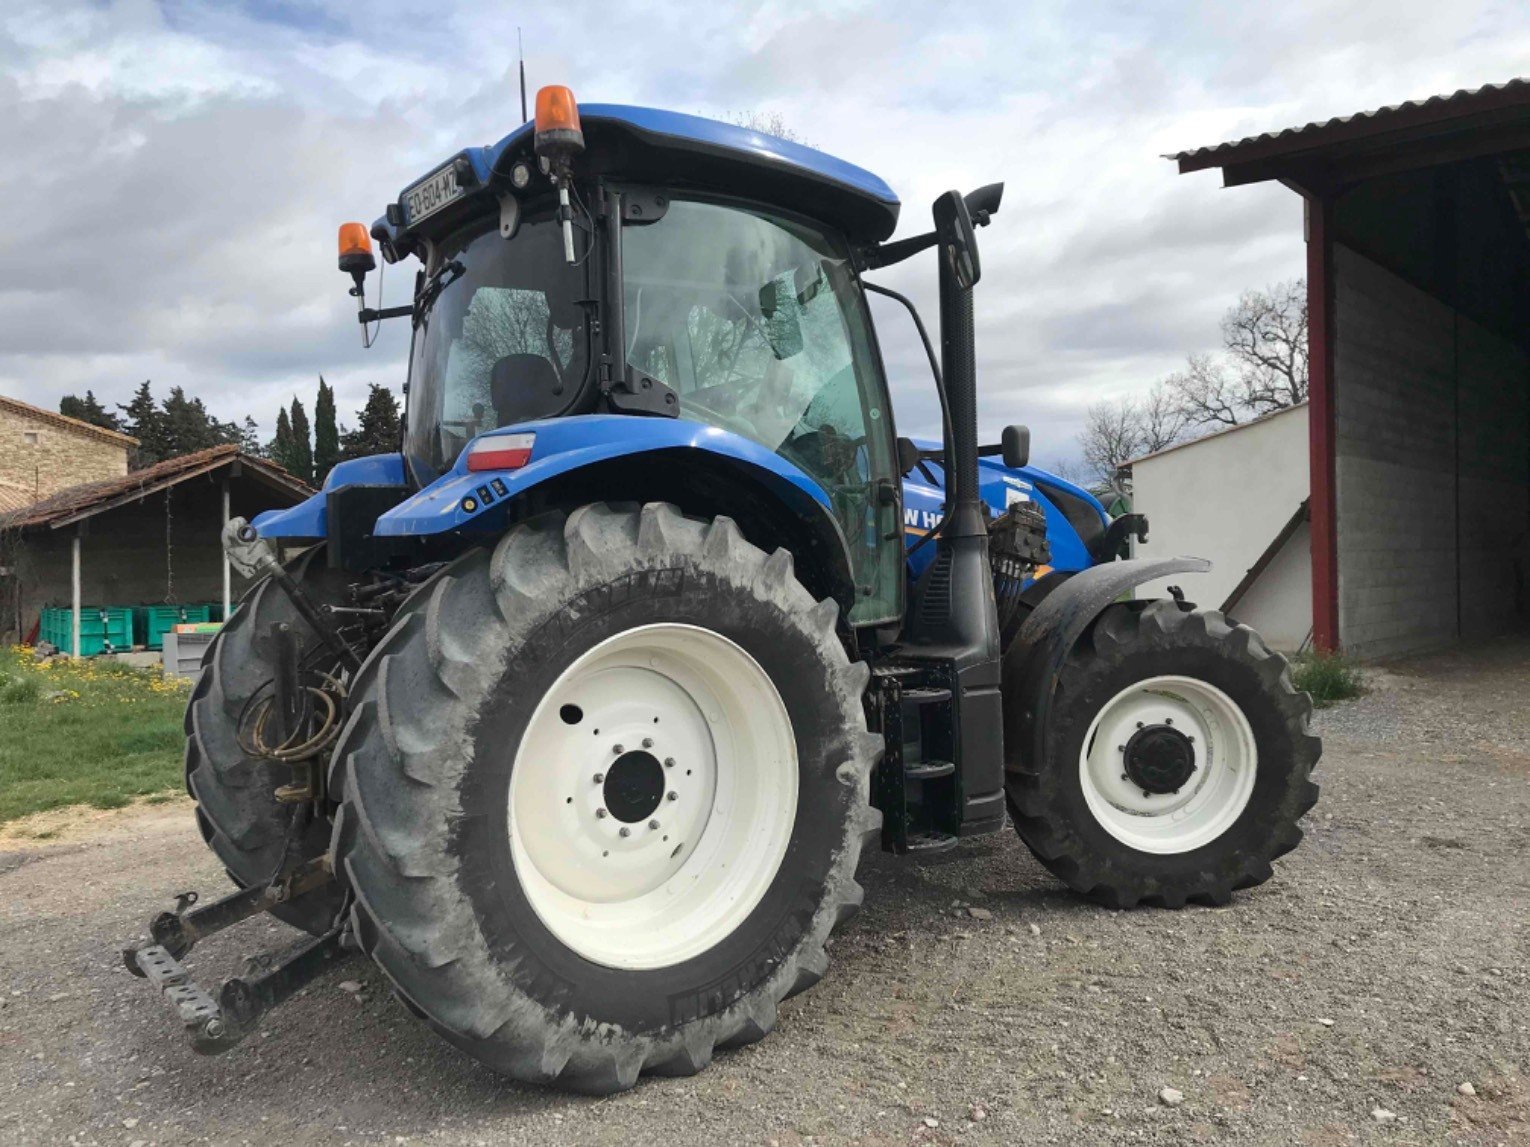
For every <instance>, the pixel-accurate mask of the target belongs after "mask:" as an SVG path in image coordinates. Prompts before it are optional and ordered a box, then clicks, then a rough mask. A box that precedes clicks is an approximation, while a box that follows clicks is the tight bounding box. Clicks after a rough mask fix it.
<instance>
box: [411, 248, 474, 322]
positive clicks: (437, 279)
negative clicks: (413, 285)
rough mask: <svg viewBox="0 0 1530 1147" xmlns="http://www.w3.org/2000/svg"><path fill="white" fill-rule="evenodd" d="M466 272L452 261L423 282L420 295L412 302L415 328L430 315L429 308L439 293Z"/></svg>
mask: <svg viewBox="0 0 1530 1147" xmlns="http://www.w3.org/2000/svg"><path fill="white" fill-rule="evenodd" d="M466 271H467V268H466V267H464V266H463V265H462V264H461V262H459V261H458V260H456V259H453V260H452V261H451V262H449V263H447V264H446V265H445V266H444V267H442V268H441V269H440V270H439V271H437V272H436V273H435V274H434V275H432V276H431V277H430V278H429V279H427V280H426V281H425V285H424V286H423V287H421V288H420V293H419V295H418V296H417V297H416V298H415V300H414V325H415V326H419V325H420V324H421V323H422V322H424V321H425V316H426V315H428V314H429V313H430V308H431V307H433V306H435V305H436V300H437V299H438V298H440V296H441V292H442V291H444V290H446V288H447V287H449V286H451V285H452V284H453V283H455V282H456V281H457V280H458V279H460V278H462V276H463V274H464V273H466Z"/></svg>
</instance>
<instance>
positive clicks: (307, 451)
mask: <svg viewBox="0 0 1530 1147" xmlns="http://www.w3.org/2000/svg"><path fill="white" fill-rule="evenodd" d="M287 472H288V473H289V474H291V475H292V476H293V477H295V478H301V479H302V480H303V481H305V482H308V483H309V484H312V482H313V439H312V438H311V437H310V436H309V433H308V412H307V411H306V410H304V409H303V403H302V402H301V400H299V399H297V398H294V399H293V400H292V465H290V466H288V467H287Z"/></svg>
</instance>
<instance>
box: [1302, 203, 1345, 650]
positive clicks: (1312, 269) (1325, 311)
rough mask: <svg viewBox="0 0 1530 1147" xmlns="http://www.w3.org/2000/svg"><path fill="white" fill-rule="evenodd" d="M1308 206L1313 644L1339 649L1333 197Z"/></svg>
mask: <svg viewBox="0 0 1530 1147" xmlns="http://www.w3.org/2000/svg"><path fill="white" fill-rule="evenodd" d="M1306 204H1307V211H1306V215H1307V338H1308V343H1307V348H1308V364H1307V369H1308V389H1307V398H1308V407H1307V443H1308V445H1307V454H1308V464H1309V466H1310V467H1311V473H1310V478H1309V483H1310V486H1311V491H1310V498H1311V501H1310V503H1309V505H1310V508H1311V511H1312V644H1313V646H1314V647H1315V648H1317V649H1318V650H1321V651H1323V652H1330V651H1332V650H1335V649H1337V648H1338V647H1339V545H1338V542H1339V531H1338V513H1337V500H1336V498H1335V496H1334V376H1333V364H1334V353H1333V352H1334V292H1333V287H1334V283H1333V279H1334V267H1333V201H1332V200H1330V199H1325V198H1319V197H1316V196H1312V197H1309V198H1308V199H1307V201H1306Z"/></svg>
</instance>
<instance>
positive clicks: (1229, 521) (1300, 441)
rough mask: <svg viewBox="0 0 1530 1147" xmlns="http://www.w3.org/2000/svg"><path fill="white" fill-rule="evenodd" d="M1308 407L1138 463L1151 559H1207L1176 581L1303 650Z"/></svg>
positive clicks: (1136, 491)
mask: <svg viewBox="0 0 1530 1147" xmlns="http://www.w3.org/2000/svg"><path fill="white" fill-rule="evenodd" d="M1307 458H1308V454H1307V406H1306V404H1305V403H1303V404H1302V405H1300V406H1294V407H1291V408H1290V409H1288V410H1282V411H1279V412H1277V413H1275V414H1270V415H1266V416H1265V417H1263V418H1260V419H1258V420H1256V421H1253V422H1248V423H1244V424H1243V425H1241V426H1234V427H1230V428H1229V429H1227V430H1223V431H1219V432H1217V433H1214V434H1209V435H1207V436H1206V437H1204V438H1198V439H1196V440H1195V441H1193V442H1185V443H1181V444H1180V445H1178V446H1171V447H1169V448H1168V449H1167V450H1160V451H1159V452H1158V453H1156V454H1149V455H1148V456H1147V457H1145V458H1139V459H1137V460H1136V461H1134V462H1133V463H1132V491H1133V495H1132V503H1133V509H1135V510H1136V511H1137V512H1139V513H1142V514H1146V515H1147V518H1148V524H1149V530H1148V540H1147V541H1146V542H1141V543H1138V545H1137V549H1136V554H1137V556H1138V557H1144V558H1161V557H1177V556H1179V555H1182V554H1188V555H1191V556H1193V557H1200V558H1209V559H1210V560H1211V563H1212V569H1211V572H1210V573H1208V574H1180V575H1176V576H1174V577H1169V578H1164V579H1160V580H1158V581H1153V582H1149V583H1148V584H1147V585H1146V586H1144V587H1143V588H1142V589H1141V590H1139V591H1138V596H1140V597H1161V596H1163V595H1164V593H1165V588H1166V587H1167V586H1168V585H1169V584H1175V585H1179V586H1181V587H1182V588H1183V589H1184V591H1185V595H1186V597H1188V598H1189V599H1190V600H1191V601H1194V602H1195V603H1196V604H1197V605H1199V606H1201V607H1203V608H1209V609H1222V610H1225V611H1226V612H1227V613H1229V614H1230V615H1231V616H1233V617H1234V618H1236V619H1237V620H1239V621H1241V622H1244V623H1246V624H1248V625H1251V626H1253V627H1254V628H1255V629H1257V630H1259V632H1260V633H1261V634H1263V636H1264V639H1265V640H1266V641H1268V642H1269V643H1270V645H1271V646H1273V647H1274V648H1276V649H1280V650H1285V651H1293V650H1296V649H1299V648H1301V646H1302V645H1303V644H1304V643H1305V642H1306V641H1307V639H1308V636H1309V634H1310V633H1311V630H1312V550H1311V537H1310V532H1309V526H1308V522H1307V512H1306V508H1307V495H1308V476H1309V467H1308V462H1307Z"/></svg>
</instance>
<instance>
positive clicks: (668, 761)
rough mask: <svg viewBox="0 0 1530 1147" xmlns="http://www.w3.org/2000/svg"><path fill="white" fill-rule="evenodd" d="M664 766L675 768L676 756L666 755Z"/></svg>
mask: <svg viewBox="0 0 1530 1147" xmlns="http://www.w3.org/2000/svg"><path fill="white" fill-rule="evenodd" d="M664 767H665V768H666V769H672V768H674V767H675V758H674V757H665V758H664Z"/></svg>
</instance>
